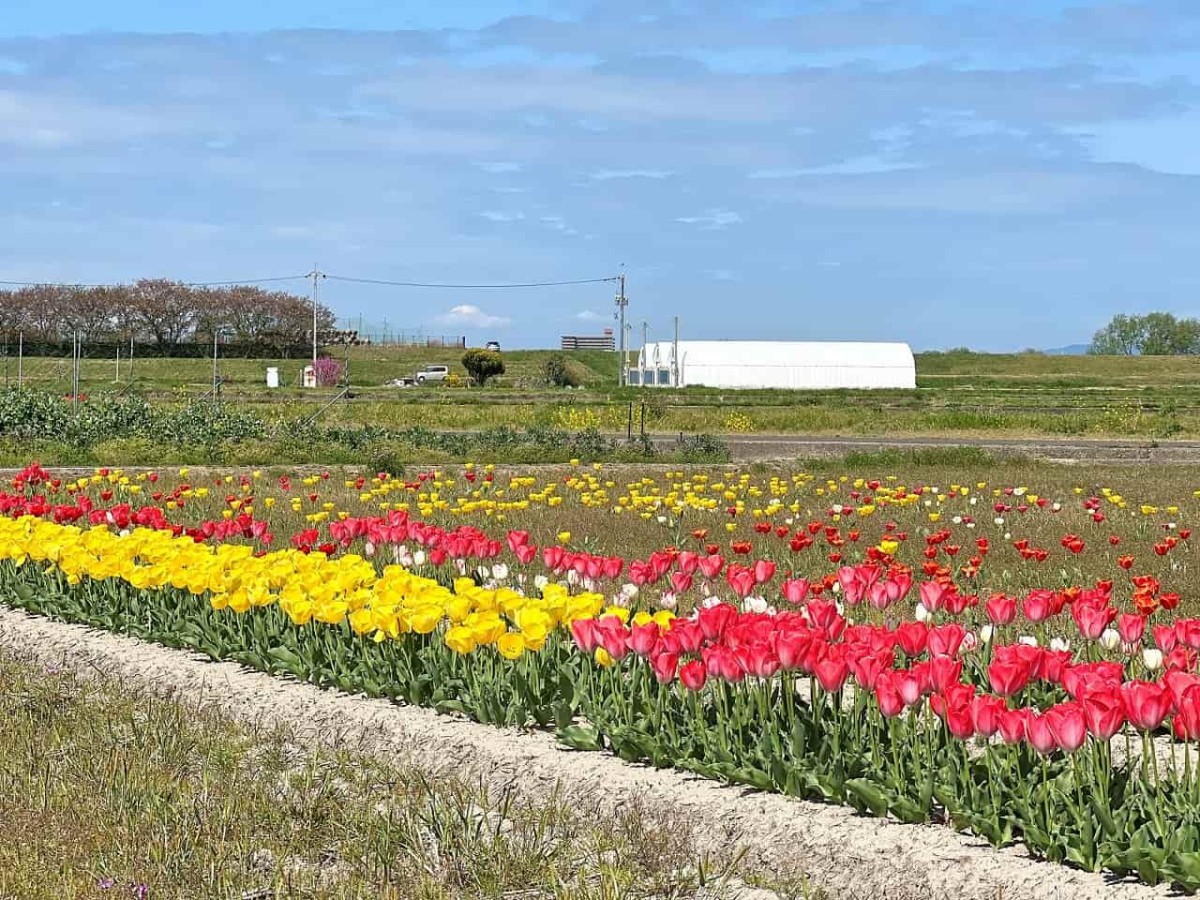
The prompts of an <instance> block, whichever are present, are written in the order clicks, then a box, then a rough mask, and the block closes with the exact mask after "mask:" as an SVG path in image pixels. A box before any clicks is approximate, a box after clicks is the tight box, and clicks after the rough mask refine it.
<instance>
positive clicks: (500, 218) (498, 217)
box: [479, 209, 525, 222]
mask: <svg viewBox="0 0 1200 900" xmlns="http://www.w3.org/2000/svg"><path fill="white" fill-rule="evenodd" d="M479 215H480V216H481V217H482V218H484V219H487V220H488V221H489V222H520V221H521V220H522V219H524V218H525V213H523V212H520V211H519V210H518V211H517V212H500V211H498V210H494V209H485V210H484V211H483V212H481V213H480V214H479Z"/></svg>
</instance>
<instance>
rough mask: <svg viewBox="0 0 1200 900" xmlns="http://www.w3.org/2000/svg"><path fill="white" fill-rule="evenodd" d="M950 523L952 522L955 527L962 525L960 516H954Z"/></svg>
mask: <svg viewBox="0 0 1200 900" xmlns="http://www.w3.org/2000/svg"><path fill="white" fill-rule="evenodd" d="M950 521H951V522H953V523H954V524H955V525H961V524H962V516H955V517H954V518H953V519H951V520H950Z"/></svg>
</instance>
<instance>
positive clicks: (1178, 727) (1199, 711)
mask: <svg viewBox="0 0 1200 900" xmlns="http://www.w3.org/2000/svg"><path fill="white" fill-rule="evenodd" d="M1171 728H1172V730H1173V731H1174V732H1175V737H1177V738H1178V739H1179V740H1181V741H1197V740H1200V686H1194V687H1191V688H1188V690H1187V691H1186V692H1185V693H1184V695H1183V698H1182V699H1181V700H1180V702H1179V703H1178V704H1177V705H1176V710H1175V721H1174V722H1172V723H1171Z"/></svg>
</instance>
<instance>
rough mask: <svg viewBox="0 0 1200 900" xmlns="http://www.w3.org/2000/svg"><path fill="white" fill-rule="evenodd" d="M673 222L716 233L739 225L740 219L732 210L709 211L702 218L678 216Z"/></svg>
mask: <svg viewBox="0 0 1200 900" xmlns="http://www.w3.org/2000/svg"><path fill="white" fill-rule="evenodd" d="M675 221H676V222H682V223H683V224H685V225H699V226H700V227H701V228H702V229H703V230H705V231H716V230H717V229H721V228H728V227H729V226H730V225H739V224H741V222H742V217H741V216H740V215H738V214H737V213H735V212H733V211H732V210H728V209H710V210H709V211H708V212H706V213H705V214H704V215H702V216H680V217H679V218H677V219H676V220H675Z"/></svg>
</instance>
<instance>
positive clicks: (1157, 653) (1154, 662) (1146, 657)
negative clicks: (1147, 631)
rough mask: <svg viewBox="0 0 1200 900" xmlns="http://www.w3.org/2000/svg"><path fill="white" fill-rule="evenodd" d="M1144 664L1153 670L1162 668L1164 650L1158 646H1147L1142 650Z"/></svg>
mask: <svg viewBox="0 0 1200 900" xmlns="http://www.w3.org/2000/svg"><path fill="white" fill-rule="evenodd" d="M1142 664H1143V665H1144V666H1145V667H1146V668H1147V669H1149V670H1150V671H1151V672H1157V671H1158V670H1159V669H1161V668H1162V664H1163V652H1162V651H1161V650H1159V649H1158V648H1157V647H1147V648H1145V649H1144V650H1143V651H1142Z"/></svg>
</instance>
